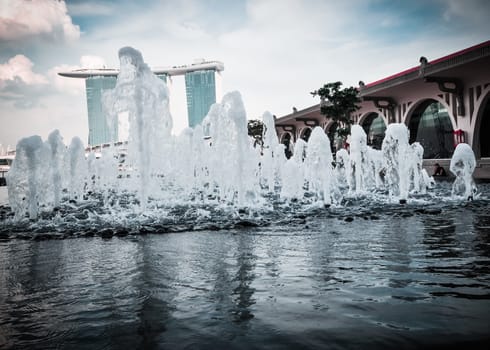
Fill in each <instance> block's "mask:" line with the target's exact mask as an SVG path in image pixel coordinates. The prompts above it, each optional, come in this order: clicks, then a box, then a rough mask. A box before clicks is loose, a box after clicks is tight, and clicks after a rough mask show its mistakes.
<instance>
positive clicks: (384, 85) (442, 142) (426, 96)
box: [276, 41, 490, 178]
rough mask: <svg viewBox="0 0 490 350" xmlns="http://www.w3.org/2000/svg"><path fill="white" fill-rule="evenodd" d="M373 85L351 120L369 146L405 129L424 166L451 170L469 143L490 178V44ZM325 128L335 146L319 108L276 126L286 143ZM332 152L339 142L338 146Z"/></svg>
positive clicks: (364, 90) (479, 171) (362, 89)
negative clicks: (390, 128)
mask: <svg viewBox="0 0 490 350" xmlns="http://www.w3.org/2000/svg"><path fill="white" fill-rule="evenodd" d="M419 62H420V65H419V66H416V67H413V68H410V69H407V70H405V71H402V72H400V73H398V74H395V75H392V76H389V77H386V78H384V79H381V80H378V81H375V82H373V83H370V84H364V83H362V82H359V88H358V89H359V95H360V97H361V99H362V102H361V103H360V104H359V107H360V109H359V110H358V111H357V112H356V113H354V114H353V115H352V116H351V118H352V120H353V121H354V123H357V124H359V125H361V126H362V127H363V128H364V130H365V131H366V134H367V136H368V143H369V144H370V145H371V146H373V147H375V148H380V147H381V142H382V140H383V138H384V131H385V129H386V125H388V124H389V123H405V124H406V125H407V127H408V129H409V131H410V142H411V143H412V142H415V141H417V142H420V143H421V144H422V146H423V147H424V159H425V161H424V165H425V166H427V167H430V166H431V165H433V164H434V163H436V162H438V163H440V164H441V165H443V166H444V167H446V169H447V168H448V167H449V161H450V158H451V156H452V154H453V151H454V148H455V146H456V145H457V144H458V143H460V142H465V143H468V144H469V145H470V146H471V147H472V148H473V151H474V153H475V156H476V158H477V168H476V170H475V176H476V177H480V178H490V41H486V42H484V43H481V44H479V45H475V46H472V47H470V48H467V49H464V50H461V51H458V52H455V53H453V54H450V55H448V56H444V57H441V58H439V59H436V60H433V61H428V60H427V59H426V58H425V57H421V58H420V61H419ZM315 126H321V127H322V128H323V129H324V130H325V132H326V133H327V134H328V135H329V137H330V139H331V140H332V138H333V135H334V134H335V128H336V127H337V126H336V125H335V123H334V122H333V121H332V120H330V119H329V118H328V117H325V116H323V115H322V114H321V113H320V105H319V104H317V105H314V106H312V107H309V108H306V109H304V110H301V111H297V112H295V113H291V114H288V115H286V116H283V117H281V118H278V119H277V120H276V131H277V134H278V136H279V139H280V140H281V142H283V143H284V144H286V145H289V144H290V143H291V142H294V141H295V140H297V139H298V138H303V139H307V138H308V137H309V134H310V133H311V130H312V128H313V127H315ZM332 146H336V145H334V142H332Z"/></svg>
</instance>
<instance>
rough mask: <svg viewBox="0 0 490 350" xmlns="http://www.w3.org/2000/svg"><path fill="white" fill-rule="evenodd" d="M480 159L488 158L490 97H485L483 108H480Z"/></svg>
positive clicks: (489, 145) (489, 144)
mask: <svg viewBox="0 0 490 350" xmlns="http://www.w3.org/2000/svg"><path fill="white" fill-rule="evenodd" d="M480 118H481V123H480V130H479V138H480V157H482V158H489V157H490V138H489V137H488V135H490V95H488V96H487V98H486V102H485V106H484V107H482V114H481V116H480Z"/></svg>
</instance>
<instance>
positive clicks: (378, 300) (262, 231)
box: [0, 201, 490, 349]
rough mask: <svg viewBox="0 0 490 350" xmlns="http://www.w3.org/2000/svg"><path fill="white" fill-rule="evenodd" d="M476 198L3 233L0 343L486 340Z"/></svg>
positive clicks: (489, 329) (475, 343)
mask: <svg viewBox="0 0 490 350" xmlns="http://www.w3.org/2000/svg"><path fill="white" fill-rule="evenodd" d="M489 311H490V212H489V210H488V203H487V202H486V201H476V202H473V203H469V204H464V205H454V206H452V207H450V208H449V207H444V208H442V209H441V210H438V211H437V210H436V211H430V210H419V211H414V210H410V211H407V210H405V211H403V210H402V211H396V210H394V211H393V210H392V211H387V212H386V213H379V212H378V213H377V214H376V215H371V216H369V215H364V216H363V215H357V216H356V215H352V216H347V214H346V215H340V216H339V215H337V216H332V215H331V213H330V211H329V210H328V209H325V210H323V211H318V212H316V213H315V215H312V216H306V217H304V218H297V219H295V220H291V221H290V222H283V221H281V222H276V223H271V224H270V225H268V226H264V227H245V228H232V229H224V230H220V231H214V230H202V231H193V232H179V233H166V234H161V235H158V234H147V235H141V234H139V235H128V236H126V237H113V238H111V239H103V238H101V237H97V236H95V237H90V238H87V237H83V238H72V239H65V240H45V241H43V240H21V239H5V240H3V241H0V348H6V349H10V348H12V349H14V348H34V349H50V348H66V349H108V348H109V349H111V348H112V349H119V348H128V349H130V348H146V349H151V348H162V349H178V348H189V349H194V348H203V349H204V348H206V349H218V348H223V349H225V348H226V349H253V348H266V349H284V348H290V349H307V348H312V349H313V348H329V349H351V348H352V349H354V348H362V349H366V348H420V347H440V348H447V347H450V346H454V347H459V348H462V347H465V348H486V345H488V341H489V334H490V326H489V315H490V313H489Z"/></svg>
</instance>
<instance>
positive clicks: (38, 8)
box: [0, 0, 80, 41]
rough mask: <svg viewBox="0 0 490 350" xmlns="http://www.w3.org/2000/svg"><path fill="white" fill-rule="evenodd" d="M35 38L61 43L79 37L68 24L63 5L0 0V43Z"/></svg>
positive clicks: (75, 28) (77, 30)
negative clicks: (0, 3) (49, 39)
mask: <svg viewBox="0 0 490 350" xmlns="http://www.w3.org/2000/svg"><path fill="white" fill-rule="evenodd" d="M38 36H41V37H47V38H51V39H55V40H60V39H61V40H63V41H74V40H77V39H78V38H79V37H80V28H79V26H77V25H74V24H73V23H72V20H71V17H70V16H69V15H68V13H67V8H66V4H65V2H64V1H52V0H36V1H28V0H3V2H2V16H1V17H0V41H18V40H25V39H32V38H33V37H38Z"/></svg>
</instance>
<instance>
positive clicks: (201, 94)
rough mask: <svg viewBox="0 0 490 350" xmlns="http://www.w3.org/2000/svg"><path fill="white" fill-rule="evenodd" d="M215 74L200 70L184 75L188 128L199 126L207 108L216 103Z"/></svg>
mask: <svg viewBox="0 0 490 350" xmlns="http://www.w3.org/2000/svg"><path fill="white" fill-rule="evenodd" d="M215 75H216V72H215V71H214V70H200V71H195V72H187V73H185V92H186V96H187V118H188V125H189V127H191V128H193V127H195V126H196V125H198V124H201V122H202V120H203V119H204V117H205V116H206V115H207V114H208V111H209V107H211V105H212V104H214V103H216V77H215Z"/></svg>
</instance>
